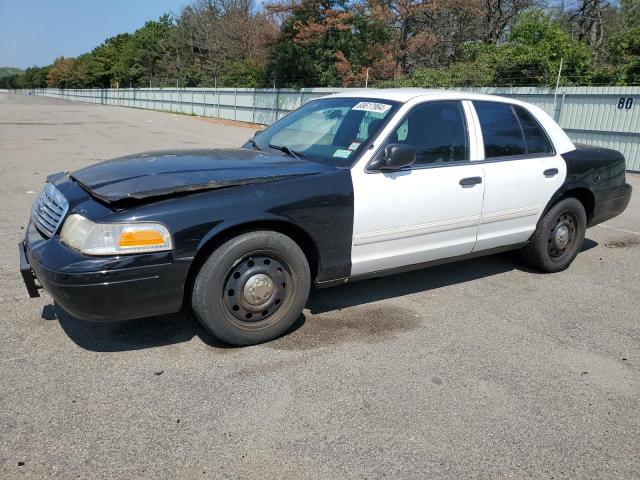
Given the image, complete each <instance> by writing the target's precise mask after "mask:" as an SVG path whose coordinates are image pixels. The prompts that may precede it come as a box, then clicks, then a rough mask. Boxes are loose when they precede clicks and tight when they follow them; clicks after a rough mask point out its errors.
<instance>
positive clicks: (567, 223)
mask: <svg viewBox="0 0 640 480" xmlns="http://www.w3.org/2000/svg"><path fill="white" fill-rule="evenodd" d="M578 224H579V220H578V217H577V214H576V212H575V211H573V210H571V209H566V210H564V211H562V212H561V213H560V215H558V217H557V218H556V219H555V220H554V221H553V222H552V224H551V229H550V230H549V239H548V241H547V250H548V253H549V256H550V257H551V258H553V259H556V260H558V259H561V258H562V257H563V256H565V255H569V254H571V253H572V252H573V250H574V249H575V242H576V240H577V238H578V236H577V233H578Z"/></svg>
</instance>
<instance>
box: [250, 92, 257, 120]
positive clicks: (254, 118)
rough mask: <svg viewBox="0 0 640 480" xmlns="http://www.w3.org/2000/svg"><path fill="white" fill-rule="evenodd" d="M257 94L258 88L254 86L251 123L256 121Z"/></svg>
mask: <svg viewBox="0 0 640 480" xmlns="http://www.w3.org/2000/svg"><path fill="white" fill-rule="evenodd" d="M256 95H257V89H256V88H254V89H253V95H252V96H251V123H256Z"/></svg>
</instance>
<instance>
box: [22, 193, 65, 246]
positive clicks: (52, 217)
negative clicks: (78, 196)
mask: <svg viewBox="0 0 640 480" xmlns="http://www.w3.org/2000/svg"><path fill="white" fill-rule="evenodd" d="M68 210H69V202H68V201H67V199H66V198H64V195H62V194H61V193H60V191H59V190H58V189H57V188H56V187H54V186H53V184H51V183H47V184H46V185H45V186H44V190H42V192H40V195H38V198H36V201H35V202H33V206H32V207H31V218H32V219H33V223H34V224H35V226H36V227H37V228H38V230H40V231H41V232H42V233H43V234H44V235H46V236H47V237H51V236H52V235H53V234H54V233H56V232H57V231H58V228H59V227H60V224H61V223H62V221H63V220H64V216H65V215H66V214H67V211H68Z"/></svg>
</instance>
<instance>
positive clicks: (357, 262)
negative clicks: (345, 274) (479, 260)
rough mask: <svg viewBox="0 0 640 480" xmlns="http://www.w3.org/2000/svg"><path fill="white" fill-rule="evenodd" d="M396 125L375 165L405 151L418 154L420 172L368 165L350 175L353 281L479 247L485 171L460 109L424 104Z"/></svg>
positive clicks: (360, 164) (413, 167) (363, 163)
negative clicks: (395, 148) (399, 146)
mask: <svg viewBox="0 0 640 480" xmlns="http://www.w3.org/2000/svg"><path fill="white" fill-rule="evenodd" d="M398 117H400V118H399V120H398V121H397V122H396V123H395V124H394V125H393V126H391V125H390V126H389V127H388V128H386V129H385V132H383V134H382V135H385V134H386V139H385V140H384V141H383V142H382V143H381V144H380V146H379V148H378V149H377V152H378V153H377V154H376V155H375V156H374V157H373V159H374V160H375V159H376V158H377V156H378V155H382V153H383V152H384V147H385V146H386V145H387V144H389V143H403V144H409V145H412V146H413V147H414V148H415V149H416V152H417V155H416V162H415V164H413V165H411V166H410V167H406V168H403V169H401V170H399V171H392V172H389V171H386V172H385V171H380V170H375V169H369V168H368V167H367V164H368V163H369V160H371V157H368V158H367V157H364V158H363V161H361V162H358V163H357V164H356V165H354V167H353V168H352V172H351V174H352V180H353V186H354V227H353V247H352V275H359V274H364V273H370V272H376V271H381V270H388V269H393V268H398V267H403V266H407V265H414V264H420V263H423V262H428V261H431V260H437V259H441V258H446V257H454V256H458V255H464V254H467V253H470V252H471V251H472V249H473V246H474V245H475V242H476V234H477V232H478V224H479V222H480V213H481V209H482V196H483V191H484V184H483V165H481V164H478V163H476V162H472V161H471V158H472V156H471V154H472V148H473V149H475V141H473V142H471V141H470V136H469V132H468V129H467V122H466V119H465V108H464V107H463V105H462V103H461V102H459V101H428V102H423V103H418V104H415V105H412V106H410V107H409V109H408V110H407V108H404V109H403V111H401V112H399V113H398ZM383 138H385V137H384V136H383ZM376 146H378V144H377V143H376ZM473 153H474V154H475V150H473ZM474 159H475V158H474Z"/></svg>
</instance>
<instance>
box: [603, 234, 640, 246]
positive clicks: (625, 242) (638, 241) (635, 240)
mask: <svg viewBox="0 0 640 480" xmlns="http://www.w3.org/2000/svg"><path fill="white" fill-rule="evenodd" d="M638 245H640V237H629V238H623V239H620V240H609V241H608V242H605V244H604V246H605V247H607V248H633V247H637V246H638Z"/></svg>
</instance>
